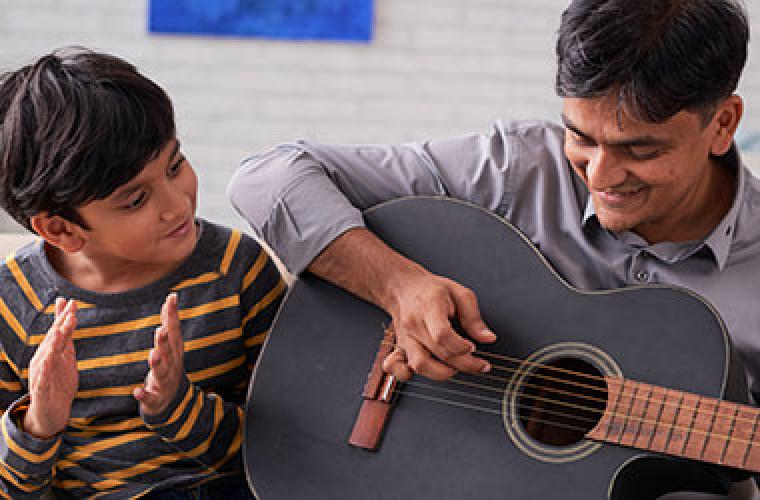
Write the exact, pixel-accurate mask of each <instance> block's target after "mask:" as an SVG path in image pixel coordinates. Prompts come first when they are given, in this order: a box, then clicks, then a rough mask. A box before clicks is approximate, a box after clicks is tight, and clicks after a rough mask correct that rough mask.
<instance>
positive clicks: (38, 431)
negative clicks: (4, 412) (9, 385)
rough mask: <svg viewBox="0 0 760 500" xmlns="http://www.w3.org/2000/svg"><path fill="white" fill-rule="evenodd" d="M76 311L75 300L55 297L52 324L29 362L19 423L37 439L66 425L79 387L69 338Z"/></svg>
mask: <svg viewBox="0 0 760 500" xmlns="http://www.w3.org/2000/svg"><path fill="white" fill-rule="evenodd" d="M76 312H77V306H76V302H75V301H74V300H69V301H66V300H65V299H63V298H62V297H58V298H57V299H56V301H55V319H54V320H53V324H52V325H51V326H50V329H49V330H48V332H47V334H46V335H45V338H44V339H43V340H42V342H41V343H40V345H39V347H38V348H37V351H36V352H35V353H34V356H33V357H32V360H31V362H30V363H29V395H30V403H29V410H28V411H27V412H26V415H24V421H23V424H22V425H23V427H24V430H25V431H26V432H28V433H29V434H31V435H33V436H36V437H38V438H49V437H52V436H54V435H55V434H57V433H59V432H61V431H62V430H63V429H64V428H65V427H66V422H67V421H68V419H69V415H70V414H71V403H72V401H74V396H75V395H76V392H77V389H78V388H79V373H78V371H77V358H76V351H75V350H74V341H73V338H72V335H73V333H74V329H75V328H76V325H77V318H76Z"/></svg>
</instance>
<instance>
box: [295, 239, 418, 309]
mask: <svg viewBox="0 0 760 500" xmlns="http://www.w3.org/2000/svg"><path fill="white" fill-rule="evenodd" d="M309 271H311V272H312V273H314V274H316V275H317V276H319V277H321V278H323V279H325V280H327V281H330V282H331V283H334V284H336V285H338V286H340V287H341V288H344V289H346V290H348V291H349V292H351V293H353V294H354V295H357V296H359V297H361V298H363V299H364V300H367V301H369V302H372V303H373V304H375V305H377V306H378V307H381V308H382V309H384V310H385V311H387V312H389V313H391V314H393V312H394V310H396V309H397V308H398V299H397V295H396V294H394V290H399V289H400V288H401V285H402V284H403V282H404V281H408V280H409V279H411V278H413V277H418V276H421V275H424V274H426V273H427V271H426V270H425V269H424V268H423V267H422V266H420V265H419V264H417V263H415V262H413V261H411V260H409V259H407V258H406V257H404V256H402V255H400V254H399V253H397V252H396V251H394V250H393V249H391V248H390V247H389V246H388V245H386V244H385V243H384V242H383V241H382V240H380V239H379V238H378V237H377V236H375V235H374V234H373V233H372V232H371V231H369V230H368V229H366V228H355V229H351V230H349V231H346V232H345V233H343V234H342V235H341V236H339V237H338V238H336V239H335V240H333V242H332V243H330V244H329V245H328V246H327V247H325V249H324V250H323V251H322V252H321V253H320V254H319V255H318V256H317V258H316V259H314V261H313V262H312V263H311V265H310V266H309Z"/></svg>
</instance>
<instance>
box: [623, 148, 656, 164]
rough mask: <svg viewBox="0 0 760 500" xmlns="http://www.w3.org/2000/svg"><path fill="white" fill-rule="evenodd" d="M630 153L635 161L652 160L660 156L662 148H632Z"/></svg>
mask: <svg viewBox="0 0 760 500" xmlns="http://www.w3.org/2000/svg"><path fill="white" fill-rule="evenodd" d="M628 153H629V154H630V155H631V158H633V159H634V160H642V161H643V160H651V159H652V158H656V157H657V156H659V155H660V148H658V147H655V146H631V147H629V148H628Z"/></svg>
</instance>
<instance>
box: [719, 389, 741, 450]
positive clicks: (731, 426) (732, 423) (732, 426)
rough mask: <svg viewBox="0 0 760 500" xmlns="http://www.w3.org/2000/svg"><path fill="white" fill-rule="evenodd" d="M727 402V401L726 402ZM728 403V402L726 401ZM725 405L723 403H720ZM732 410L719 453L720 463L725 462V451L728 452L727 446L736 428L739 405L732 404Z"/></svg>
mask: <svg viewBox="0 0 760 500" xmlns="http://www.w3.org/2000/svg"><path fill="white" fill-rule="evenodd" d="M726 403H727V402H726ZM727 404H728V403H727ZM722 406H725V405H722ZM733 406H734V411H733V412H732V414H731V421H730V424H729V426H728V432H726V443H725V445H724V446H723V450H722V451H721V453H720V463H721V464H724V463H726V453H727V452H728V446H729V444H731V441H733V439H734V430H735V429H736V416H737V415H739V405H737V404H734V405H733Z"/></svg>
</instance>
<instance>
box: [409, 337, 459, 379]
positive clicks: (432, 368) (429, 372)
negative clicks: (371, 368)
mask: <svg viewBox="0 0 760 500" xmlns="http://www.w3.org/2000/svg"><path fill="white" fill-rule="evenodd" d="M399 344H400V346H401V349H403V351H404V354H405V355H406V364H407V366H408V367H409V369H411V370H412V371H413V372H414V373H418V374H420V375H422V376H423V377H427V378H431V379H433V380H446V379H449V378H451V377H453V376H454V375H456V370H455V369H454V368H452V367H450V366H447V365H445V364H444V363H442V362H440V361H438V360H437V359H435V358H434V357H433V355H432V354H431V353H430V351H429V350H428V349H427V348H426V347H425V346H423V345H422V344H420V343H419V342H418V341H417V340H415V339H412V338H409V337H406V338H405V339H400V338H399Z"/></svg>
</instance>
